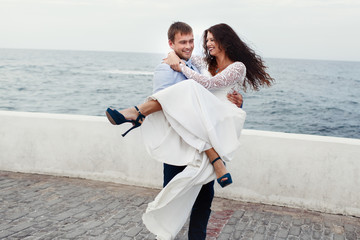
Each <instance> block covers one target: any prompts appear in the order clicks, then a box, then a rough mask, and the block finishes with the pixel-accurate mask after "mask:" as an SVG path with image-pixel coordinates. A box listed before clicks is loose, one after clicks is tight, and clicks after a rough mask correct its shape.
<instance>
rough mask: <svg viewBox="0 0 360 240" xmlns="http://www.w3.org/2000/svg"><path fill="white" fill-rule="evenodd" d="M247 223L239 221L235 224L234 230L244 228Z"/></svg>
mask: <svg viewBox="0 0 360 240" xmlns="http://www.w3.org/2000/svg"><path fill="white" fill-rule="evenodd" d="M247 225H248V224H247V223H246V222H239V223H237V224H236V225H235V229H236V230H240V231H242V230H244V229H245V228H246V226H247Z"/></svg>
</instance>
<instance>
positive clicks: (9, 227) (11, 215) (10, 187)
mask: <svg viewBox="0 0 360 240" xmlns="http://www.w3.org/2000/svg"><path fill="white" fill-rule="evenodd" d="M158 192H159V190H154V189H148V188H141V187H134V186H127V185H121V184H115V183H107V182H100V181H91V180H84V179H77V178H66V177H55V176H48V175H38V174H23V173H13V172H5V171H0V204H1V205H0V239H120V240H127V239H155V236H154V235H152V234H150V233H149V231H147V229H146V228H145V226H144V225H143V224H142V221H141V216H142V214H143V212H144V211H145V209H146V206H147V203H148V202H150V201H152V200H153V198H154V197H155V196H156V194H157V193H158ZM186 234H187V226H186V225H185V226H184V228H183V229H182V230H181V232H180V233H179V234H178V236H177V238H176V239H177V240H182V239H187V237H186ZM207 239H208V240H214V239H226V240H227V239H254V240H260V239H289V240H292V239H336V240H338V239H339V240H340V239H349V240H353V239H360V218H356V217H349V216H347V217H346V216H340V215H330V214H322V213H317V212H309V211H303V210H300V209H292V208H285V207H276V206H269V205H263V204H253V203H244V202H239V201H232V200H226V199H220V198H215V199H214V202H213V213H212V215H211V218H210V222H209V226H208V237H207Z"/></svg>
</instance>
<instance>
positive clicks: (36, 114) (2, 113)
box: [0, 110, 360, 146]
mask: <svg viewBox="0 0 360 240" xmlns="http://www.w3.org/2000/svg"><path fill="white" fill-rule="evenodd" d="M1 116H13V117H26V118H46V119H57V120H59V119H60V120H61V119H63V120H74V121H93V122H107V119H106V117H105V114H104V116H88V115H73V114H59V113H40V112H16V111H1V110H0V117H1ZM242 134H243V135H244V136H259V137H271V138H283V139H296V140H307V141H324V142H333V143H344V144H352V145H359V146H360V139H354V138H341V137H328V136H318V135H309V134H298V133H285V132H271V131H263V130H253V129H243V131H242Z"/></svg>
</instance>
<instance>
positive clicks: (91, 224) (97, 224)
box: [82, 220, 103, 230]
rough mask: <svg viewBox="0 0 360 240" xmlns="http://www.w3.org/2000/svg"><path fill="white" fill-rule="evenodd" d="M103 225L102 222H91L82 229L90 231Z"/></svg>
mask: <svg viewBox="0 0 360 240" xmlns="http://www.w3.org/2000/svg"><path fill="white" fill-rule="evenodd" d="M102 224H103V222H102V221H98V220H92V221H90V222H87V223H86V224H85V225H84V226H83V227H82V228H84V229H86V230H90V229H93V228H96V227H99V226H101V225H102Z"/></svg>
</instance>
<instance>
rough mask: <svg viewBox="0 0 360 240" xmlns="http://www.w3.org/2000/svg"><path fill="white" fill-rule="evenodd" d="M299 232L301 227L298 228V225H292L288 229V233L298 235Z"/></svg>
mask: <svg viewBox="0 0 360 240" xmlns="http://www.w3.org/2000/svg"><path fill="white" fill-rule="evenodd" d="M300 232H301V228H300V227H297V226H293V227H291V228H290V230H289V235H292V236H299V235H300Z"/></svg>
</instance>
